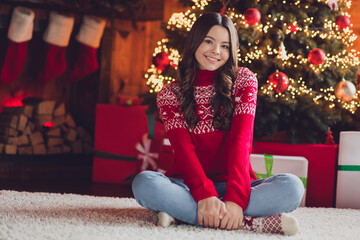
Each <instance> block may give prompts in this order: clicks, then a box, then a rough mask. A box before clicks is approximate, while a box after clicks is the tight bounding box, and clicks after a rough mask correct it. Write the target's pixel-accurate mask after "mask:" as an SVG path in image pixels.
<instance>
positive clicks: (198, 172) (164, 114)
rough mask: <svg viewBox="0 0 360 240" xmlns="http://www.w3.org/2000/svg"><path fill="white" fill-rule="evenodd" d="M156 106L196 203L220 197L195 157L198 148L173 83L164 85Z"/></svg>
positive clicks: (178, 164) (181, 171) (176, 164)
mask: <svg viewBox="0 0 360 240" xmlns="http://www.w3.org/2000/svg"><path fill="white" fill-rule="evenodd" d="M173 84H174V83H173ZM157 106H158V109H159V114H160V116H161V119H162V121H163V123H164V127H165V131H166V135H167V137H168V138H169V141H170V143H171V146H172V147H173V150H174V154H175V161H176V163H175V166H176V167H177V168H178V169H179V170H180V173H181V175H182V177H183V179H184V183H185V184H186V185H187V186H188V187H189V189H190V192H191V194H192V196H193V197H194V199H195V201H196V202H198V201H200V200H202V199H205V198H208V197H212V196H216V197H218V194H217V192H216V190H215V187H214V183H213V182H212V181H211V180H210V179H208V177H207V176H206V174H205V172H204V169H203V167H202V165H201V163H200V161H199V158H198V156H197V154H196V149H195V145H194V144H193V142H192V140H191V136H190V133H189V132H188V130H187V123H186V121H185V119H184V116H183V114H182V113H181V111H180V107H179V104H178V100H177V98H176V96H175V94H174V93H173V91H172V89H171V86H170V84H168V85H165V86H164V87H163V88H162V89H161V91H160V92H159V94H158V96H157Z"/></svg>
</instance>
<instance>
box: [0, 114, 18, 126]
mask: <svg viewBox="0 0 360 240" xmlns="http://www.w3.org/2000/svg"><path fill="white" fill-rule="evenodd" d="M18 121H19V117H18V116H17V115H8V114H0V126H4V127H11V128H14V129H17V126H18Z"/></svg>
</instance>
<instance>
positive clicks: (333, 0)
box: [328, 0, 339, 11]
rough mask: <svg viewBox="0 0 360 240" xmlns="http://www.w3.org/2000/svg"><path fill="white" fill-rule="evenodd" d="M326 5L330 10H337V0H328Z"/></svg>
mask: <svg viewBox="0 0 360 240" xmlns="http://www.w3.org/2000/svg"><path fill="white" fill-rule="evenodd" d="M328 5H329V7H330V9H331V10H335V11H337V10H339V7H338V2H337V0H328Z"/></svg>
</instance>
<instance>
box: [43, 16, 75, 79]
mask: <svg viewBox="0 0 360 240" xmlns="http://www.w3.org/2000/svg"><path fill="white" fill-rule="evenodd" d="M73 26H74V17H73V16H68V15H63V14H60V13H57V12H54V11H52V12H50V16H49V23H48V26H47V28H46V30H45V32H44V35H43V40H44V41H45V42H46V45H47V46H46V47H47V50H46V58H45V62H44V64H43V67H42V69H41V70H40V72H39V73H38V76H37V81H38V82H40V83H42V84H47V83H48V82H50V81H51V80H53V79H55V78H56V77H59V76H60V75H62V74H63V73H64V72H65V71H66V59H65V53H66V47H67V46H68V45H69V40H70V36H71V32H72V29H73Z"/></svg>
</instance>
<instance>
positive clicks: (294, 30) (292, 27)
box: [288, 23, 299, 33]
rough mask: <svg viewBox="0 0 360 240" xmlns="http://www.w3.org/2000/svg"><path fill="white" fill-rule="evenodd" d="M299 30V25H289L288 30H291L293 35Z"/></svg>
mask: <svg viewBox="0 0 360 240" xmlns="http://www.w3.org/2000/svg"><path fill="white" fill-rule="evenodd" d="M298 28H299V26H298V24H297V23H294V24H289V25H288V29H289V30H290V32H292V33H295V32H297V31H298Z"/></svg>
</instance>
